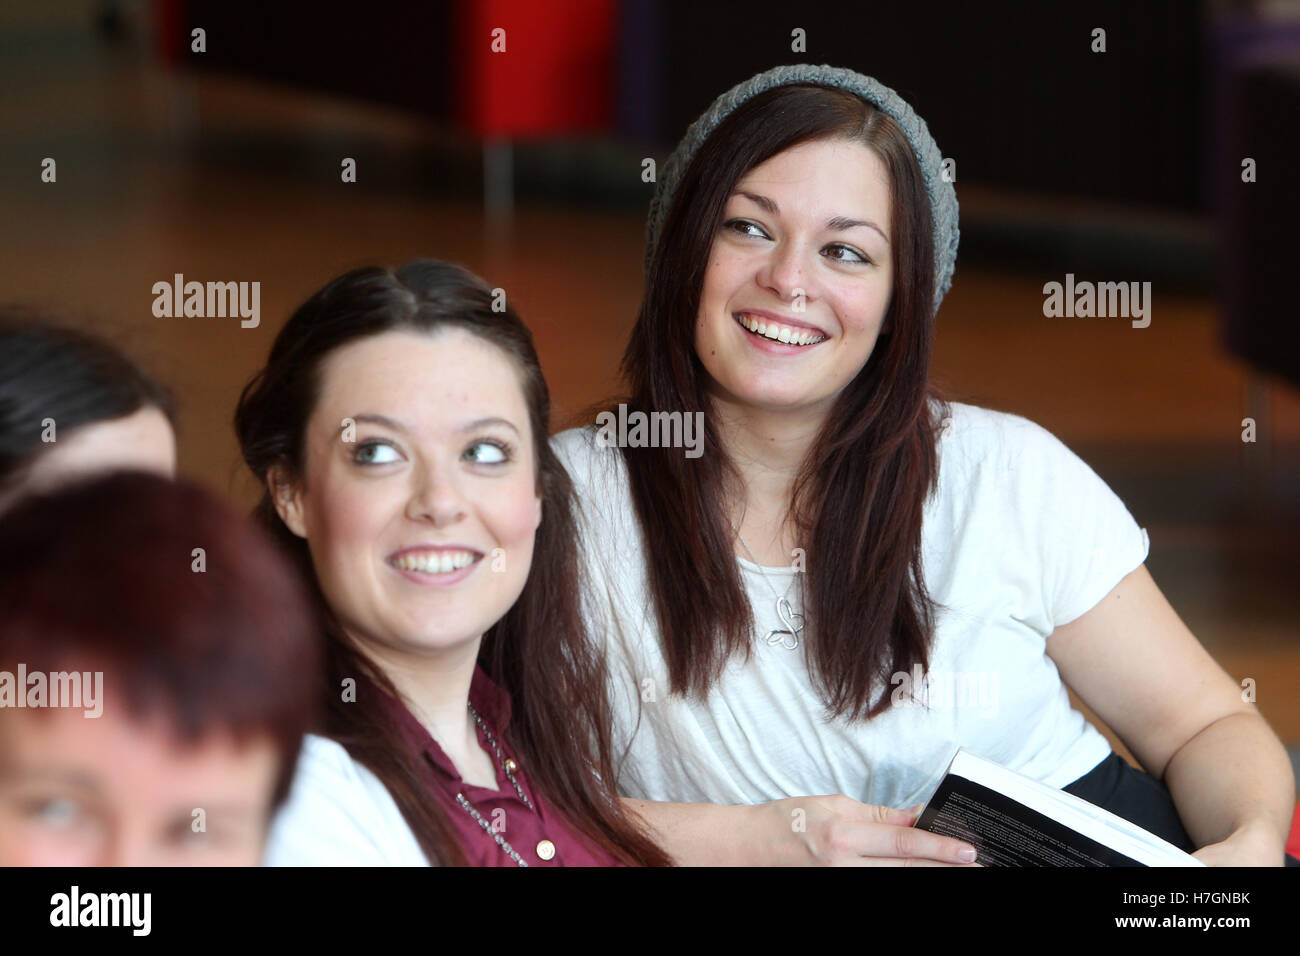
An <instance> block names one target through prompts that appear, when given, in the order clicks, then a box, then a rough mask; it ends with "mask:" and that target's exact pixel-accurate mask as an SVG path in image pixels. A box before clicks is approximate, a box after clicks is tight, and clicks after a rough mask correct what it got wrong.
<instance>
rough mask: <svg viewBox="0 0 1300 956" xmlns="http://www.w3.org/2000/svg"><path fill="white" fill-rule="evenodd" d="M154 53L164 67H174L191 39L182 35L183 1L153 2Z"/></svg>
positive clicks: (155, 0)
mask: <svg viewBox="0 0 1300 956" xmlns="http://www.w3.org/2000/svg"><path fill="white" fill-rule="evenodd" d="M152 12H153V40H154V53H155V54H156V55H157V57H158V59H159V61H160V62H162V64H163V65H164V66H171V67H174V66H176V64H178V63H179V62H180V60H181V50H182V49H184V44H185V43H186V41H188V40H189V37H188V36H186V35H184V34H183V33H182V30H183V27H182V24H183V23H184V17H185V10H184V8H183V3H182V0H153V9H152Z"/></svg>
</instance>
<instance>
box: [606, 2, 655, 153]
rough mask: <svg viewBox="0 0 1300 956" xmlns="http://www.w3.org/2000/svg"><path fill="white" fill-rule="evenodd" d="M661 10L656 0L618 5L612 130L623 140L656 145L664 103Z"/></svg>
mask: <svg viewBox="0 0 1300 956" xmlns="http://www.w3.org/2000/svg"><path fill="white" fill-rule="evenodd" d="M664 15H665V14H664V11H663V9H662V7H661V5H660V4H659V3H657V2H656V0H621V2H620V3H619V5H618V39H617V43H618V59H617V63H618V69H617V73H616V75H615V83H616V84H617V87H616V89H615V91H614V97H615V110H616V116H615V119H614V125H615V130H616V131H617V133H618V135H619V136H620V137H622V138H624V139H629V140H633V141H640V142H657V141H658V140H659V139H660V138H661V136H662V132H663V131H662V130H661V129H660V128H659V127H660V120H661V113H662V106H663V102H664V73H665V70H664V54H665V46H664V42H663V34H664V31H663V18H664Z"/></svg>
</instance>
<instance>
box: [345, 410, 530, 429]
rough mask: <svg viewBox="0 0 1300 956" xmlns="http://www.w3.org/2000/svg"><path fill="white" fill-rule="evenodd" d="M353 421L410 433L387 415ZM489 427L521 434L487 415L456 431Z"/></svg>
mask: <svg viewBox="0 0 1300 956" xmlns="http://www.w3.org/2000/svg"><path fill="white" fill-rule="evenodd" d="M352 420H353V421H354V422H358V423H360V422H366V423H369V424H372V425H382V426H383V427H385V428H390V429H392V430H393V431H395V432H401V433H402V434H404V435H405V434H407V433H408V432H409V429H408V428H407V427H406V426H405V425H403V424H402V423H401V422H399V421H397V420H396V419H394V418H389V417H388V416H387V415H378V414H375V413H374V412H363V413H362V414H360V415H353V416H352ZM488 425H504V426H506V427H507V428H509V429H510V430H511V431H513V432H514V433H515V434H516V435H518V434H519V429H518V428H516V427H515V425H514V423H513V422H511V421H510V420H509V419H506V418H501V417H500V416H497V415H487V416H484V417H483V418H476V419H474V420H473V421H472V422H466V423H465V424H464V425H461V426H460V427H459V428H457V429H456V431H457V432H458V433H463V432H472V431H474V430H476V429H479V428H486V427H487V426H488ZM346 427H347V426H346V425H345V426H343V427H342V428H340V429H339V431H343V430H344V429H345V428H346Z"/></svg>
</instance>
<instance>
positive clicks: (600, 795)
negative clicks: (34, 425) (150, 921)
mask: <svg viewBox="0 0 1300 956" xmlns="http://www.w3.org/2000/svg"><path fill="white" fill-rule="evenodd" d="M549 415H550V400H549V396H548V393H547V388H546V384H545V381H544V380H543V378H542V374H541V368H540V366H539V364H538V360H537V355H536V352H535V350H534V348H533V343H532V337H531V335H530V334H529V332H528V330H527V329H526V328H525V327H524V325H523V324H522V323H521V322H520V320H519V319H518V317H517V316H516V315H515V314H514V312H513V311H512V310H511V309H510V308H509V307H508V306H505V303H504V296H503V294H502V293H501V292H500V290H496V291H495V294H494V290H492V289H490V288H489V287H488V286H487V285H486V284H485V283H484V282H483V281H482V280H481V279H478V278H477V277H476V276H474V275H472V274H471V273H469V272H467V271H465V270H463V269H461V268H459V267H457V266H452V265H448V264H446V263H442V262H436V261H432V260H421V261H416V262H412V263H409V264H407V265H405V266H403V267H401V268H399V269H397V270H394V271H388V270H384V269H378V268H367V269H358V270H355V271H353V272H349V273H347V274H346V275H343V276H341V277H339V278H337V279H335V280H334V281H332V282H330V283H329V284H328V285H327V286H325V287H324V288H323V289H321V290H320V291H318V292H317V293H316V294H315V295H313V296H312V297H311V298H310V299H308V300H307V302H306V303H304V304H303V305H302V306H301V307H300V308H299V309H298V310H297V311H296V312H295V313H294V314H293V316H292V317H290V319H289V321H288V323H287V324H286V325H285V326H284V328H283V329H282V330H281V331H280V333H279V335H278V336H277V337H276V340H275V344H274V345H273V346H272V349H271V355H270V358H269V360H268V362H267V364H266V367H265V368H264V369H262V371H261V372H260V373H258V375H257V376H256V377H255V378H254V379H253V381H251V382H250V383H249V384H248V386H247V387H246V388H245V389H244V392H243V395H242V396H241V398H240V402H239V407H238V410H237V411H236V415H235V425H236V431H237V433H238V436H239V441H240V445H241V448H242V451H243V456H244V460H245V461H246V462H247V464H248V466H249V468H251V469H252V471H253V473H254V474H255V475H256V476H257V478H258V479H259V480H260V481H261V482H262V483H263V484H264V486H265V488H266V493H265V495H264V498H263V501H262V503H261V505H260V506H259V509H258V515H259V517H260V518H261V519H262V520H263V521H264V522H265V523H266V524H267V525H268V526H269V527H270V528H271V529H272V530H273V531H274V532H275V533H276V534H277V535H278V536H279V537H280V538H281V539H282V540H283V541H284V542H285V543H286V545H287V546H288V547H289V548H290V549H291V550H292V552H293V553H294V554H295V555H296V556H297V557H298V559H299V561H300V562H301V564H302V566H303V568H304V570H306V571H307V572H308V573H309V576H310V577H311V579H312V580H313V581H314V582H315V585H316V588H317V598H318V600H319V603H320V606H321V609H322V612H323V613H324V616H325V618H326V620H327V625H326V628H325V631H326V634H325V637H326V647H327V660H328V668H327V676H326V683H325V684H324V686H323V687H322V688H321V693H322V697H323V700H324V702H325V703H326V706H327V717H326V720H325V724H324V726H322V727H321V728H319V733H318V734H313V735H309V736H308V738H307V741H306V742H305V745H304V751H303V758H302V761H301V762H300V764H299V769H298V774H297V779H296V781H295V785H294V792H293V794H292V795H291V797H290V802H289V805H288V807H287V808H286V810H285V811H283V812H282V814H281V819H280V821H279V822H278V823H277V825H276V827H275V828H274V830H273V834H272V839H271V850H270V851H269V853H268V862H272V863H280V864H294V863H343V864H347V863H356V864H361V863H417V862H418V863H423V862H430V863H441V864H451V865H458V864H473V865H500V866H562V865H617V864H658V865H663V864H667V863H668V862H670V861H669V859H668V857H666V856H665V855H664V854H663V852H662V851H661V850H660V849H659V848H658V847H657V846H656V845H655V844H654V843H653V842H652V841H651V840H650V839H649V838H648V837H647V836H646V835H645V832H644V830H643V829H642V825H641V824H640V822H639V821H634V820H632V819H630V818H629V817H627V816H626V815H625V811H624V810H623V809H622V807H621V804H620V801H619V800H618V797H617V794H616V792H615V791H614V789H613V781H614V780H615V779H616V773H615V767H614V760H613V755H612V752H611V744H610V735H609V726H610V719H609V710H608V704H607V701H606V697H605V687H606V685H605V677H604V674H603V672H602V669H601V668H602V663H601V660H600V658H599V655H597V654H595V653H593V651H592V649H591V647H590V645H589V643H588V640H587V635H586V632H585V630H584V626H583V623H582V616H581V614H580V604H581V599H580V590H579V584H578V579H577V570H576V569H577V562H576V554H575V529H574V519H573V513H572V510H571V504H570V495H571V486H570V482H569V478H568V476H567V474H566V473H565V472H564V470H563V468H562V466H561V465H560V464H559V462H558V460H557V459H556V458H555V457H554V455H553V453H552V452H551V449H550V446H549V444H548V442H547V436H548V431H549Z"/></svg>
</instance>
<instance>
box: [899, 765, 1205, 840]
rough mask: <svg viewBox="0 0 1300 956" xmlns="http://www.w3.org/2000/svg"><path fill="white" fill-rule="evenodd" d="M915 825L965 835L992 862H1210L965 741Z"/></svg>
mask: <svg viewBox="0 0 1300 956" xmlns="http://www.w3.org/2000/svg"><path fill="white" fill-rule="evenodd" d="M915 826H917V827H920V828H921V829H922V830H929V831H931V832H933V833H941V834H943V835H944V836H952V837H957V838H959V839H962V840H965V841H966V842H967V843H970V844H971V845H972V846H974V847H975V849H976V850H977V851H978V852H979V860H978V862H979V863H981V864H983V865H984V866H1205V864H1204V863H1202V862H1201V861H1200V860H1198V859H1196V858H1195V857H1193V856H1191V855H1189V854H1187V853H1184V852H1183V851H1182V850H1180V849H1178V847H1176V846H1174V845H1173V844H1171V843H1168V842H1166V841H1164V840H1162V839H1160V838H1159V837H1158V836H1156V835H1155V834H1153V833H1148V832H1147V831H1146V830H1143V829H1142V828H1141V827H1139V826H1137V825H1136V824H1133V823H1130V822H1129V821H1128V820H1125V819H1124V818H1123V817H1117V816H1116V815H1115V814H1113V813H1111V812H1110V811H1108V810H1103V809H1102V808H1101V807H1098V806H1095V805H1094V804H1091V803H1089V802H1088V801H1086V800H1082V799H1080V798H1079V797H1076V796H1074V794H1071V793H1066V792H1065V791H1064V790H1057V789H1055V788H1053V787H1049V786H1047V785H1046V784H1042V783H1039V782H1038V781H1037V780H1030V779H1029V778H1028V777H1025V776H1022V775H1021V774H1018V773H1016V772H1015V771H1014V770H1008V769H1007V768H1006V767H1002V766H999V765H998V764H996V763H993V762H992V761H991V760H985V759H984V758H983V757H977V756H976V755H975V754H973V753H971V752H970V751H969V750H967V749H966V748H965V747H962V748H959V749H958V751H957V755H956V756H955V757H953V758H952V763H950V764H949V765H948V773H947V775H946V776H944V778H943V780H941V781H940V782H939V789H937V790H936V791H935V792H934V796H932V797H931V798H930V802H929V803H927V804H926V805H925V809H924V810H922V811H921V815H920V816H919V817H917V820H916V824H915Z"/></svg>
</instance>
